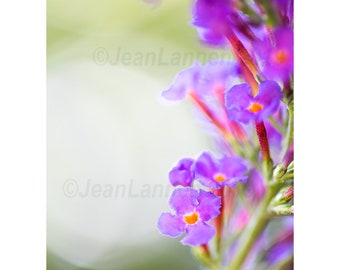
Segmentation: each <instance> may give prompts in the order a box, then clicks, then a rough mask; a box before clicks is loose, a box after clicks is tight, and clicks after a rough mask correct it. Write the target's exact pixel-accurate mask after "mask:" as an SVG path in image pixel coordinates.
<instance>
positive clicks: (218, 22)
mask: <svg viewBox="0 0 340 270" xmlns="http://www.w3.org/2000/svg"><path fill="white" fill-rule="evenodd" d="M231 4H232V1H230V0H225V1H224V0H197V1H196V3H195V4H194V7H193V12H192V17H193V20H192V24H193V25H194V26H196V27H197V31H198V34H199V36H200V38H201V39H202V40H203V41H204V42H206V43H208V44H211V45H222V44H225V42H226V37H225V33H226V31H227V28H228V27H230V26H231V23H232V22H231V18H230V17H231V16H232V14H233V13H234V11H233V9H232V6H231Z"/></svg>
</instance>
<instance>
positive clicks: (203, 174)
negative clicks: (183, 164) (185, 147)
mask: <svg viewBox="0 0 340 270" xmlns="http://www.w3.org/2000/svg"><path fill="white" fill-rule="evenodd" d="M215 163H216V162H215V160H214V159H213V157H212V156H211V155H210V154H209V153H207V152H204V153H202V154H201V155H200V156H199V158H198V159H197V161H196V164H195V177H196V180H197V181H198V182H200V183H201V184H202V185H203V186H206V187H210V188H214V189H217V188H219V187H220V185H219V184H218V183H217V182H216V181H214V180H213V179H212V178H213V175H214V173H215V172H216V171H217V167H216V165H215Z"/></svg>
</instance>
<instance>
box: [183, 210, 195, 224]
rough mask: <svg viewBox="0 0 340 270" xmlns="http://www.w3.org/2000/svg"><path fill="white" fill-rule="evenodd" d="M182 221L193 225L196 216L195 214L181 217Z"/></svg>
mask: <svg viewBox="0 0 340 270" xmlns="http://www.w3.org/2000/svg"><path fill="white" fill-rule="evenodd" d="M183 220H184V221H185V222H186V223H188V224H190V225H193V224H195V223H196V222H197V220H198V214H197V213H196V212H194V213H192V214H191V215H187V216H184V217H183Z"/></svg>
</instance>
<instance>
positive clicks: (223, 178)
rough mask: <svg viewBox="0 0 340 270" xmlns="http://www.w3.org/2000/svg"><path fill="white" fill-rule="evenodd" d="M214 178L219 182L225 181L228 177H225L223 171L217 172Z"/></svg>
mask: <svg viewBox="0 0 340 270" xmlns="http://www.w3.org/2000/svg"><path fill="white" fill-rule="evenodd" d="M214 179H215V181H217V182H223V181H225V180H226V179H227V178H226V177H225V175H224V174H223V173H216V174H215V175H214Z"/></svg>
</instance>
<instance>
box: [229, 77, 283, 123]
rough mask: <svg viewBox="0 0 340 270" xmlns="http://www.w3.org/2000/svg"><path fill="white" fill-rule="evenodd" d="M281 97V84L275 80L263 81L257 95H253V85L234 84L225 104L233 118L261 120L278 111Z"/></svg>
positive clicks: (242, 120)
mask: <svg viewBox="0 0 340 270" xmlns="http://www.w3.org/2000/svg"><path fill="white" fill-rule="evenodd" d="M281 98H283V94H282V92H281V89H280V86H279V85H278V84H277V83H276V82H274V81H264V82H262V83H261V84H260V85H259V93H258V94H257V95H256V96H255V97H253V96H252V95H251V87H250V86H249V85H248V84H246V83H244V84H239V85H235V86H233V87H232V88H231V89H230V90H229V91H228V92H227V93H226V95H225V105H226V108H227V111H228V115H229V117H230V119H231V120H235V121H238V122H242V123H248V122H249V121H251V120H255V121H256V122H261V121H263V120H265V119H267V118H268V117H269V116H270V115H272V114H273V113H275V112H276V110H277V109H278V108H279V105H280V99H281Z"/></svg>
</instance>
